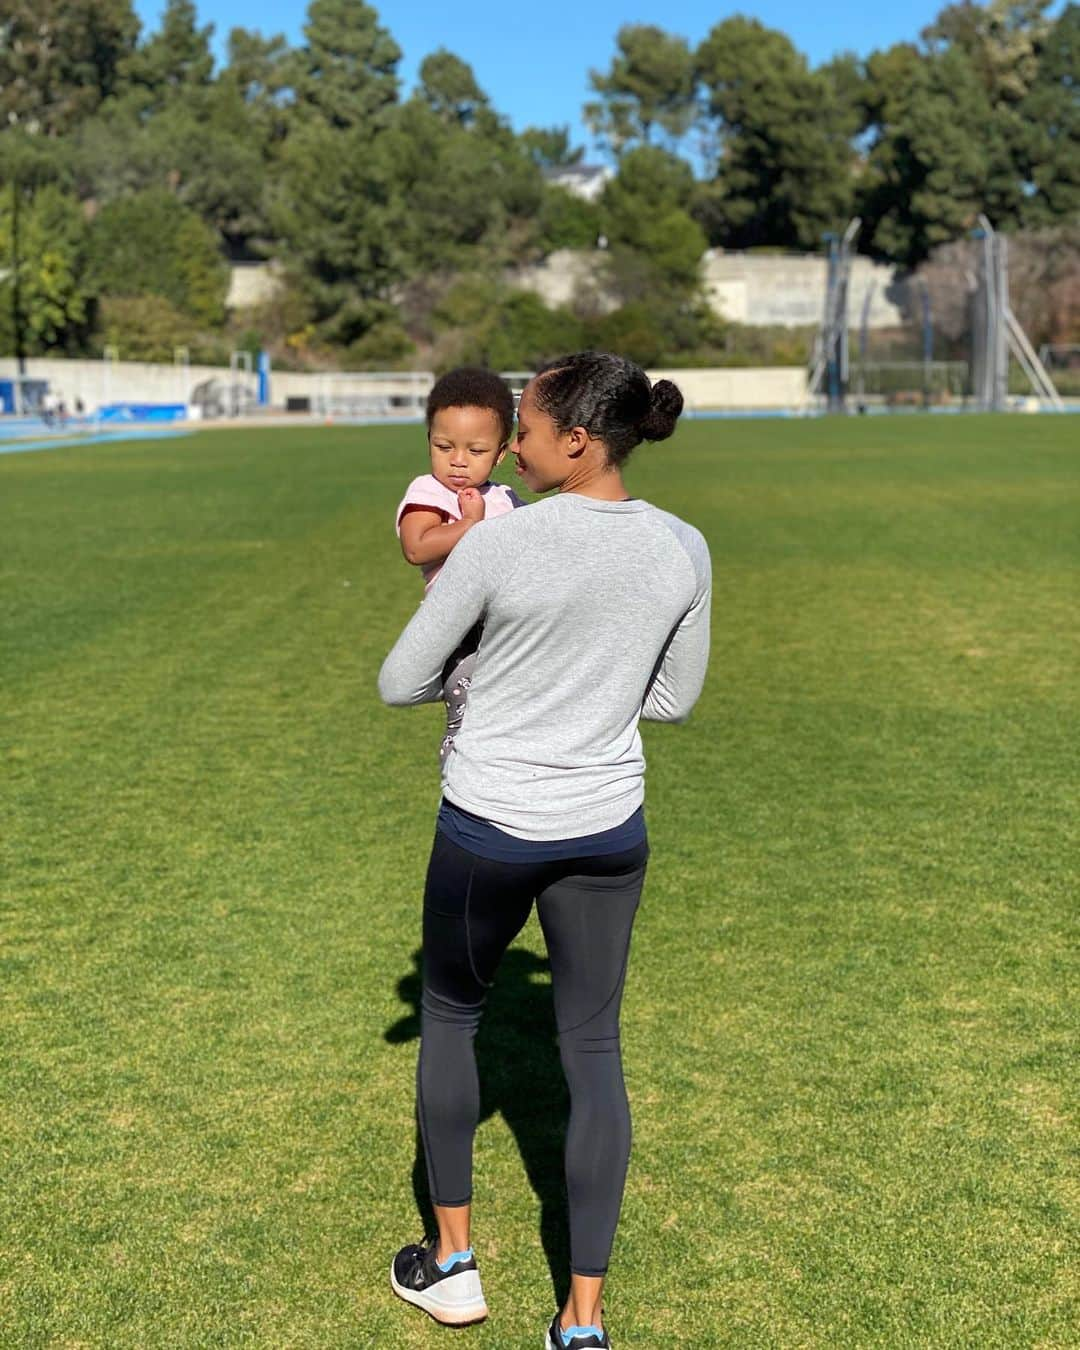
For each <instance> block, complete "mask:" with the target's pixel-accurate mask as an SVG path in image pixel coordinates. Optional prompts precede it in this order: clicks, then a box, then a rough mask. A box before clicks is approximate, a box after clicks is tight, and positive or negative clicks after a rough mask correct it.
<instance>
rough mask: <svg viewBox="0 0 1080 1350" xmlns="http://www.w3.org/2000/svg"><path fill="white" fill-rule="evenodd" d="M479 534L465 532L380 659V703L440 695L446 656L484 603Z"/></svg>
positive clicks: (417, 700) (401, 704) (485, 574)
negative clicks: (397, 635) (381, 659)
mask: <svg viewBox="0 0 1080 1350" xmlns="http://www.w3.org/2000/svg"><path fill="white" fill-rule="evenodd" d="M483 534H484V531H483V530H480V531H479V532H473V533H470V534H468V535H466V536H465V537H464V538H463V539H462V540H461V541H460V542H459V543H458V545H457V546H456V547H455V549H454V551H453V552H452V553H451V554H450V556H449V557H448V558H447V560H446V563H445V565H444V567H443V570H442V571H441V572H440V574H439V579H438V580H437V581H436V582H435V585H434V586H432V588H431V590H430V591H428V593H427V595H426V596H425V597H424V601H423V604H421V606H420V608H419V609H418V610H417V611H416V613H415V614H414V615H413V617H412V618H411V619H410V620H409V622H408V624H407V625H406V626H405V631H404V632H403V633H402V634H401V636H400V637H399V638H398V640H397V642H396V643H395V644H394V649H393V651H391V653H390V655H389V656H388V657H387V658H386V660H385V661H384V662H383V667H382V670H380V671H379V694H380V696H381V698H382V700H383V702H384V703H389V704H392V705H393V706H395V707H407V706H409V705H410V704H413V703H433V702H436V701H437V700H438V699H440V698H441V697H442V670H443V666H444V665H445V664H446V659H447V657H448V656H449V655H450V654H451V652H453V650H454V648H455V647H457V646H458V644H459V643H460V642H461V640H462V638H464V636H465V634H466V633H467V632H468V631H469V629H470V628H472V627H473V625H474V624H476V623H477V622H478V621H479V620H480V619H481V618H482V617H483V614H484V611H485V609H486V608H487V603H488V591H487V578H488V577H489V576H490V575H491V572H492V569H491V567H490V565H489V566H488V567H485V566H484V565H483V558H484V548H483V543H482V536H483Z"/></svg>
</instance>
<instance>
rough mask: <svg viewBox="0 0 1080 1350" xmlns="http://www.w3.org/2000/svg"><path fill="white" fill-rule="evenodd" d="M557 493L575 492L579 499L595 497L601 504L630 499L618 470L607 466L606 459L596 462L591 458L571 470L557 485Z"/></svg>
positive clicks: (611, 465)
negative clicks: (562, 481)
mask: <svg viewBox="0 0 1080 1350" xmlns="http://www.w3.org/2000/svg"><path fill="white" fill-rule="evenodd" d="M559 491H560V492H576V493H577V495H578V496H579V497H595V498H596V499H597V500H598V501H602V502H625V501H628V500H629V497H630V494H629V492H627V490H626V484H625V483H624V482H623V478H622V473H621V471H620V470H619V468H618V467H617V466H616V465H614V464H608V463H607V462H606V459H605V460H602V461H600V462H597V461H596V460H595V459H593V458H592V457H591V456H590V457H589V459H588V460H585V461H583V462H580V463H578V464H577V465H576V466H575V467H574V469H572V470H571V473H570V476H569V477H568V478H567V479H566V481H565V482H564V483H561V484H560V485H559Z"/></svg>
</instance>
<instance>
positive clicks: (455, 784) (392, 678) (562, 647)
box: [379, 493, 711, 840]
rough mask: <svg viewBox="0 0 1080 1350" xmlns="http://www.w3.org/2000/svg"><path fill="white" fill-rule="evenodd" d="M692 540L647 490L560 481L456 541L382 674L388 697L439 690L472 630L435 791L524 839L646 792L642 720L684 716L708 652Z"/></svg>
mask: <svg viewBox="0 0 1080 1350" xmlns="http://www.w3.org/2000/svg"><path fill="white" fill-rule="evenodd" d="M710 598H711V577H710V564H709V551H708V547H707V545H706V543H705V540H704V538H703V537H702V535H701V534H700V532H699V531H698V530H696V529H694V527H693V526H691V525H687V524H686V522H685V521H682V520H680V519H679V518H678V517H677V516H673V515H670V514H669V513H668V512H666V511H661V510H659V509H658V508H657V507H655V506H651V505H650V504H649V503H648V502H644V501H637V500H632V501H624V502H606V501H597V500H595V499H593V498H591V497H583V496H581V495H579V494H575V493H563V494H560V495H558V496H554V497H548V498H546V499H544V500H543V501H540V502H535V503H533V504H532V505H530V506H529V507H527V508H526V509H524V510H521V511H514V512H512V513H511V514H509V515H505V516H501V517H499V518H498V519H495V520H489V521H482V522H481V523H480V524H478V525H476V526H474V527H473V529H471V530H470V531H469V532H468V534H466V535H465V536H464V537H463V538H462V539H461V540H460V541H459V543H458V544H457V545H456V547H455V548H454V551H453V552H452V553H451V554H450V556H449V558H448V559H447V561H446V564H445V566H444V567H443V570H442V573H441V575H440V576H439V579H438V581H437V582H436V583H435V585H434V586H433V587H432V589H431V590H430V592H429V593H428V594H427V596H426V597H425V599H424V602H423V604H422V605H421V606H420V608H419V609H418V610H417V612H416V613H415V614H414V615H413V617H412V619H411V620H410V621H409V624H408V626H407V627H406V628H405V631H404V632H403V633H402V634H401V637H400V638H399V639H398V641H397V643H396V644H395V646H394V649H393V651H391V653H390V655H389V656H388V657H387V658H386V661H385V662H384V663H383V667H382V670H381V671H380V673H379V692H380V694H381V695H382V697H383V699H384V701H385V702H387V703H391V704H412V703H426V702H431V701H433V700H435V699H438V698H439V697H440V692H441V687H442V686H441V673H442V668H443V665H444V663H445V661H446V659H447V657H448V656H449V655H450V653H451V652H452V651H453V650H454V648H455V647H456V646H457V645H458V643H459V642H460V641H461V640H462V638H463V637H464V636H465V634H466V633H467V632H468V631H469V629H470V628H472V626H473V625H474V624H475V623H476V622H477V621H480V622H482V623H483V626H484V631H483V637H482V639H481V642H480V649H479V653H478V656H477V661H476V671H475V675H474V677H473V682H472V685H471V687H470V690H469V701H468V709H467V711H466V713H465V721H464V725H463V726H462V728H461V730H460V731H459V732H458V734H457V737H456V740H455V742H454V749H453V753H452V754H451V755H450V758H449V761H448V765H447V771H446V781H445V784H444V792H445V795H446V797H447V798H448V799H449V800H450V801H451V802H453V803H454V804H455V805H457V806H460V807H462V808H463V809H464V810H466V811H471V812H472V813H473V814H474V815H477V816H480V817H482V818H483V819H484V820H488V821H491V822H492V823H493V824H494V825H497V826H498V827H499V829H501V830H505V831H506V832H507V833H508V834H512V835H516V836H517V837H519V838H522V839H536V840H549V839H571V838H576V837H578V836H579V835H584V834H593V833H596V832H597V831H599V830H606V829H611V828H613V827H615V826H616V825H620V824H622V822H623V821H624V820H626V819H627V818H628V817H629V816H631V815H632V814H633V813H634V811H636V810H637V808H638V807H639V806H640V805H641V803H642V801H643V799H644V773H645V759H644V755H643V753H642V748H641V737H640V735H639V734H638V719H639V718H641V717H647V718H652V719H654V720H656V721H661V722H680V721H682V720H683V719H685V718H686V717H687V716H688V714H689V712H690V709H691V708H692V707H693V705H694V703H695V702H696V700H697V697H698V695H699V694H700V692H701V687H702V684H703V683H704V679H705V668H706V665H707V662H708V655H709V609H710Z"/></svg>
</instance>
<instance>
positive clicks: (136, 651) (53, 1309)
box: [0, 417, 1080, 1350]
mask: <svg viewBox="0 0 1080 1350" xmlns="http://www.w3.org/2000/svg"><path fill="white" fill-rule="evenodd" d="M424 467H425V462H424V451H423V446H422V436H421V433H420V432H419V431H418V430H417V429H414V428H390V429H387V430H385V431H372V430H353V429H347V428H334V429H321V428H320V429H314V430H297V429H292V430H282V431H273V430H269V431H231V432H205V433H201V434H200V435H198V436H195V437H192V438H190V439H185V440H182V441H160V442H141V443H129V444H123V445H116V446H95V447H89V448H85V449H81V450H80V449H64V450H57V451H49V452H45V453H41V454H33V455H10V456H5V457H3V458H2V459H0V574H2V575H0V617H2V641H3V660H2V671H0V678H2V681H3V691H2V702H0V724H2V728H3V734H2V741H0V766H2V773H3V778H2V797H3V801H2V838H0V860H2V865H3V881H2V888H0V940H2V946H0V968H2V983H0V1344H2V1345H4V1346H17V1347H34V1346H69V1347H71V1346H95V1347H97V1346H107V1347H188V1346H193V1347H194V1346H208V1347H209V1346H234V1345H258V1346H268V1347H279V1346H280V1347H285V1346H289V1347H292V1346H296V1347H313V1348H315V1347H318V1348H319V1350H322V1348H323V1347H368V1346H370V1347H379V1350H386V1348H388V1347H389V1348H392V1350H397V1347H434V1346H446V1345H448V1344H449V1343H450V1342H451V1341H453V1343H454V1345H455V1346H458V1345H461V1346H466V1345H468V1346H475V1347H477V1350H483V1348H485V1347H487V1348H488V1350H517V1348H518V1347H535V1348H536V1350H538V1348H539V1346H540V1345H541V1344H542V1341H543V1331H544V1327H545V1324H546V1322H547V1320H548V1319H549V1318H550V1315H551V1312H552V1310H553V1307H554V1303H555V1291H554V1289H553V1276H552V1270H553V1269H554V1270H555V1271H557V1272H560V1273H559V1275H558V1280H559V1281H561V1270H562V1268H563V1265H564V1262H565V1258H566V1250H565V1243H564V1237H563V1229H562V1216H561V1212H560V1198H559V1197H560V1192H561V1182H560V1175H559V1169H560V1133H561V1125H562V1112H563V1109H564V1105H565V1103H564V1097H563V1090H562V1085H561V1077H560V1070H559V1065H558V1059H557V1055H556V1050H555V1045H554V1040H553V1034H552V1025H551V1016H550V1011H549V1000H548V988H547V982H548V977H547V973H546V969H545V963H544V959H543V954H542V953H543V947H542V943H541V941H540V937H539V930H538V928H537V927H536V926H535V923H532V924H530V927H529V928H528V929H527V930H526V932H525V934H524V935H523V940H522V941H521V942H520V943H519V944H518V945H516V946H515V947H514V948H513V949H512V950H511V952H510V953H509V955H508V958H507V960H506V963H505V966H504V968H503V971H502V979H501V983H500V986H499V988H498V989H497V991H496V994H495V996H494V997H493V1000H492V1006H491V1014H490V1018H489V1021H488V1023H487V1025H486V1026H485V1028H484V1030H483V1031H482V1033H481V1038H480V1042H479V1055H480V1060H481V1072H482V1076H483V1081H484V1090H485V1118H484V1121H483V1123H482V1125H481V1127H480V1131H479V1135H478V1139H477V1160H476V1161H477V1167H476V1171H477V1176H476V1182H477V1185H476V1197H475V1200H476V1214H477V1226H476V1230H475V1244H476V1247H477V1251H478V1254H479V1257H480V1260H481V1264H482V1270H483V1275H484V1281H485V1287H486V1292H487V1295H488V1301H489V1303H490V1305H491V1308H492V1314H493V1315H492V1318H491V1320H490V1321H489V1322H488V1323H487V1324H486V1325H484V1326H483V1327H479V1328H474V1329H471V1330H469V1331H465V1332H461V1333H452V1332H447V1331H445V1330H442V1329H440V1328H438V1327H436V1326H435V1325H434V1324H433V1323H431V1322H429V1321H428V1320H427V1319H426V1318H425V1317H424V1315H423V1314H422V1313H419V1312H417V1311H415V1310H413V1309H410V1308H407V1307H406V1306H405V1305H403V1304H400V1303H399V1302H398V1301H397V1300H396V1299H394V1297H393V1296H392V1294H391V1293H390V1291H389V1289H388V1286H387V1280H386V1269H387V1267H388V1264H389V1260H390V1256H391V1254H392V1252H393V1251H394V1250H395V1249H396V1247H397V1246H398V1245H400V1244H401V1243H402V1242H405V1241H409V1240H415V1238H416V1237H417V1236H418V1234H419V1230H420V1220H419V1219H418V1217H417V1200H416V1197H415V1194H414V1188H415V1179H416V1177H418V1175H419V1174H418V1173H416V1172H415V1171H414V1162H415V1156H416V1152H415V1149H416V1141H415V1133H414V1128H413V1124H412V1114H411V1112H412V1075H413V1069H414V1063H415V1056H416V1049H417V1044H416V1036H417V1016H416V1006H417V999H418V993H419V986H418V975H417V944H418V938H419V893H420V887H421V882H422V875H423V870H424V866H425V863H426V853H427V848H428V846H429V842H430V835H431V828H432V820H433V814H434V810H435V806H436V799H437V770H436V748H437V744H438V739H439V735H440V723H439V718H440V713H439V710H438V709H436V708H424V709H409V710H399V709H384V708H383V707H382V706H381V705H380V704H379V703H378V700H377V697H376V694H375V675H376V671H377V669H378V666H379V664H380V661H381V659H382V657H383V655H384V654H385V652H386V651H387V650H388V648H389V646H390V644H391V643H392V641H393V639H394V637H395V636H396V634H397V632H398V630H399V629H400V627H401V626H402V624H403V623H404V621H405V620H406V618H407V617H408V615H409V614H410V613H411V611H412V609H413V608H414V607H415V605H416V604H417V602H418V600H419V597H420V582H419V579H418V577H417V575H416V573H415V571H414V570H413V569H411V568H409V567H408V566H406V564H405V563H404V562H403V561H402V560H401V558H400V555H399V554H398V552H397V546H396V543H395V540H394V537H393V531H392V517H393V510H394V506H395V505H396V502H397V500H398V497H399V496H400V493H401V490H402V488H403V486H404V484H405V482H406V481H407V480H408V479H409V478H410V477H412V476H413V475H414V474H415V473H419V472H423V471H424ZM508 467H509V466H504V468H508ZM1078 469H1080V422H1078V421H1077V420H1076V419H1068V418H1051V417H1043V418H1034V417H1032V418H1024V417H1013V418H1011V419H1004V418H1002V419H990V418H975V417H971V418H948V419H945V418H941V419H938V418H931V419H923V418H917V417H910V418H896V419H892V420H890V419H885V418H881V419H870V420H866V419H862V420H860V419H851V420H848V421H814V422H806V423H797V422H774V423H762V422H728V423H695V424H690V425H687V426H686V427H685V428H684V429H683V430H682V431H681V432H680V433H679V435H678V437H677V438H676V440H675V441H673V442H671V443H668V444H667V445H664V446H658V447H655V448H649V447H643V448H642V450H641V451H639V452H638V455H637V457H636V459H635V461H634V462H633V466H632V469H631V474H630V482H631V488H632V490H633V491H635V492H636V493H638V494H640V495H642V496H647V497H649V498H650V499H652V500H654V501H656V502H657V503H658V504H660V505H663V506H665V507H668V508H670V509H671V510H674V511H676V512H678V513H679V514H681V515H684V516H686V517H687V518H688V519H690V520H691V521H693V522H694V523H695V524H697V525H698V526H700V528H701V529H702V530H703V531H704V532H705V533H706V535H707V537H708V539H709V541H710V544H711V548H712V553H713V562H714V569H715V620H714V654H713V659H712V666H711V672H710V676H709V681H708V684H707V687H706V690H705V693H704V695H703V698H702V700H701V703H700V705H699V708H698V710H697V712H696V713H695V715H694V717H693V719H692V720H691V721H690V722H689V723H688V724H687V725H685V726H682V727H664V726H649V727H647V728H646V730H645V736H646V742H647V747H646V748H647V752H648V755H649V761H650V768H649V795H648V813H649V822H650V832H651V836H652V843H653V864H652V870H651V873H650V879H649V882H648V884H647V888H646V898H645V902H644V905H643V909H642V912H641V915H640V919H639V924H638V928H637V931H636V936H635V946H634V951H633V955H632V959H631V967H630V977H629V981H628V988H627V996H626V1003H625V1013H624V1046H625V1060H626V1068H627V1077H628V1083H629V1088H630V1093H631V1099H632V1103H633V1107H634V1112H635V1143H634V1156H633V1159H632V1162H631V1172H630V1178H629V1183H628V1189H627V1195H626V1201H625V1205H624V1210H623V1221H622V1225H621V1228H620V1232H619V1237H618V1241H617V1247H616V1253H615V1260H614V1265H613V1271H612V1278H611V1282H610V1285H609V1291H608V1321H609V1326H610V1329H611V1332H612V1336H613V1341H614V1344H615V1347H616V1350H631V1347H645V1346H650V1347H652V1346H663V1347H665V1350H666V1347H668V1346H676V1345H678V1346H684V1345H685V1346H687V1347H691V1346H692V1347H695V1350H701V1347H713V1346H738V1347H797V1346H820V1347H855V1346H887V1347H916V1346H918V1347H922V1346H950V1347H951V1346H955V1347H961V1346H963V1347H997V1346H1032V1347H1034V1346H1042V1347H1049V1346H1066V1345H1075V1344H1076V1343H1077V1336H1078V1333H1077V1326H1078V1320H1077V1319H1078V1315H1080V1314H1078V1309H1077V1304H1076V1296H1077V1274H1076V1269H1075V1266H1073V1267H1072V1269H1071V1271H1070V1260H1071V1259H1072V1258H1074V1257H1075V1254H1076V1250H1077V1211H1078V1188H1077V1180H1076V1178H1077V1167H1076V1163H1077V1158H1076V1144H1077V1133H1076V1118H1075V1114H1074V1108H1075V1089H1076V1070H1077V1057H1076V1049H1077V1030H1078V1027H1077V1022H1078V1018H1077V1002H1076V984H1077V963H1076V960H1075V957H1076V943H1075V940H1076V917H1077V895H1078V891H1080V867H1078V863H1080V783H1078V778H1080V775H1078V743H1080V740H1078V737H1080V719H1078V705H1080V624H1078V605H1080V528H1078V526H1080V474H1078ZM568 565H570V566H572V565H573V560H572V559H571V560H568ZM522 697H523V698H527V697H528V691H527V690H523V691H522ZM660 1328H663V1329H664V1330H663V1333H662V1334H659V1329H660Z"/></svg>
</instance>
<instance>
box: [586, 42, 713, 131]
mask: <svg viewBox="0 0 1080 1350" xmlns="http://www.w3.org/2000/svg"><path fill="white" fill-rule="evenodd" d="M615 42H616V46H617V48H618V52H617V54H616V56H615V57H614V59H613V60H612V63H611V69H610V70H609V72H608V73H607V74H606V75H602V74H601V73H600V72H599V71H596V70H594V71H590V73H589V83H590V85H591V86H592V88H593V90H594V91H595V92H596V93H597V94H599V95H600V98H599V100H598V101H597V102H595V103H587V104H586V105H585V120H586V122H588V124H589V126H590V127H591V128H592V130H593V131H594V132H595V133H596V134H597V135H598V136H602V137H603V138H604V139H605V140H606V141H607V142H608V143H609V144H610V145H611V146H612V148H613V149H614V150H615V151H616V153H619V152H620V151H621V150H622V149H623V147H624V146H626V145H629V144H632V143H633V142H634V141H642V142H644V143H645V144H646V145H647V144H649V142H650V141H651V139H652V133H653V130H654V128H656V127H659V128H660V129H661V131H663V132H665V133H666V134H667V135H668V136H670V137H671V138H672V139H673V140H677V139H678V138H679V137H680V136H683V135H685V133H686V131H687V129H688V128H689V126H690V123H691V122H692V121H693V116H694V82H695V81H694V58H693V56H692V55H691V52H690V46H689V44H688V43H687V41H686V39H685V38H681V37H674V36H672V35H671V34H670V33H665V32H664V31H663V29H661V28H656V27H654V26H653V25H651V24H626V25H624V26H623V27H622V28H620V29H619V32H618V36H617V37H616V39H615Z"/></svg>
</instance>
